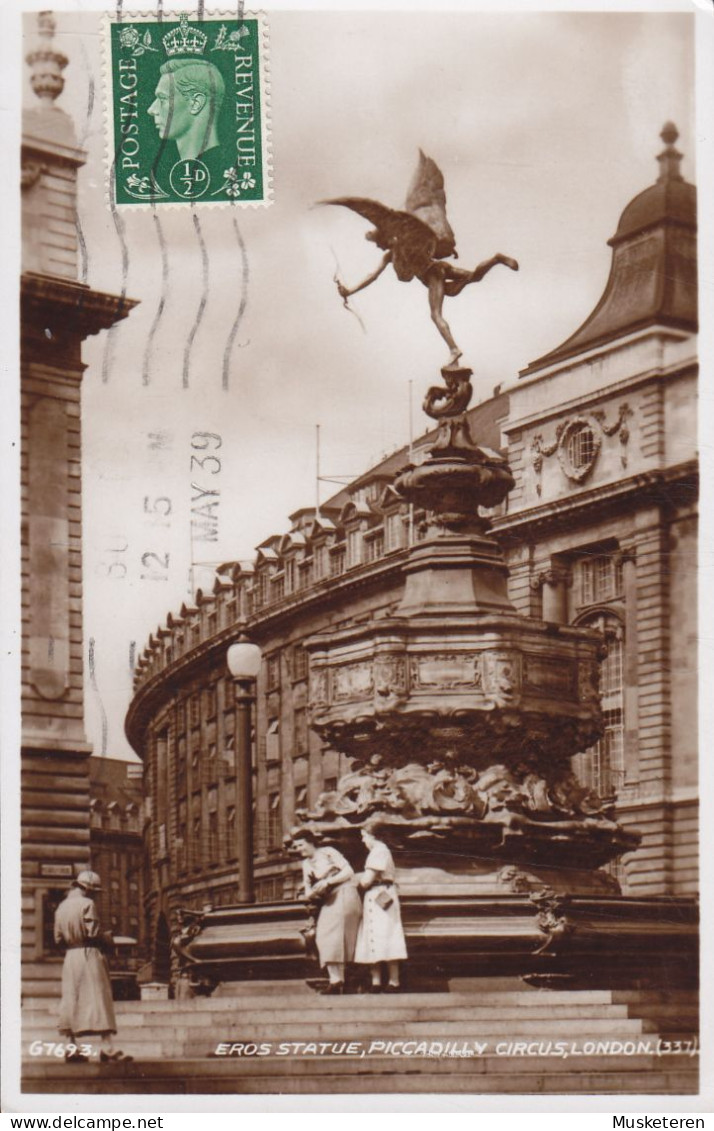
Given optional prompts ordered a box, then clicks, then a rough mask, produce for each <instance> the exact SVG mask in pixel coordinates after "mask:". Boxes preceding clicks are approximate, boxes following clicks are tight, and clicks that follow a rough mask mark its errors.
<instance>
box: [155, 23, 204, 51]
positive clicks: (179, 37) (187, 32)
mask: <svg viewBox="0 0 714 1131" xmlns="http://www.w3.org/2000/svg"><path fill="white" fill-rule="evenodd" d="M207 42H208V36H207V35H204V34H203V32H202V31H199V30H198V28H196V27H189V24H188V16H187V15H186V13H185V12H184V13H183V14H182V15H181V22H180V24H179V26H178V27H176V28H174V30H173V31H170V32H168V33H167V34H166V35H165V36H164V50H165V51H166V54H167V55H169V56H173V55H202V54H203V51H204V48H205V46H206V43H207Z"/></svg>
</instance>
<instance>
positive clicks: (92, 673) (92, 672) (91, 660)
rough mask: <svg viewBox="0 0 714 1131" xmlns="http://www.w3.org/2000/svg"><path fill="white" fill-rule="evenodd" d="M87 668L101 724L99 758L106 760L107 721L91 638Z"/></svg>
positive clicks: (93, 643) (94, 649)
mask: <svg viewBox="0 0 714 1131" xmlns="http://www.w3.org/2000/svg"><path fill="white" fill-rule="evenodd" d="M87 667H88V669H89V685H90V687H91V688H92V691H93V692H94V694H95V696H96V699H97V703H98V705H99V717H100V719H101V723H102V744H101V756H102V758H106V756H107V748H108V745H109V721H108V719H107V712H106V708H105V706H104V701H103V699H102V695H101V692H100V690H99V684H98V682H97V667H96V643H95V640H94V637H93V636H90V638H89V655H88V657H87Z"/></svg>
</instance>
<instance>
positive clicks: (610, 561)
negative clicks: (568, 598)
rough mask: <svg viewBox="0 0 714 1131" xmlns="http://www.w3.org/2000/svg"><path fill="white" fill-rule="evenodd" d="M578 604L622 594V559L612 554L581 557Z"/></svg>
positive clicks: (595, 602) (596, 601) (606, 599)
mask: <svg viewBox="0 0 714 1131" xmlns="http://www.w3.org/2000/svg"><path fill="white" fill-rule="evenodd" d="M578 580H579V586H578V596H579V604H580V605H595V604H598V603H599V602H600V601H611V600H612V599H613V598H614V597H619V596H620V595H621V594H622V561H621V559H620V557H619V555H618V556H616V555H614V554H598V555H596V556H594V557H583V558H581V560H580V561H579V562H578Z"/></svg>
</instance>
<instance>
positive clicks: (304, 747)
mask: <svg viewBox="0 0 714 1131" xmlns="http://www.w3.org/2000/svg"><path fill="white" fill-rule="evenodd" d="M293 726H294V731H295V744H294V748H293V758H298V757H299V756H300V755H301V754H307V752H308V737H307V714H306V711H305V708H304V707H297V708H296V710H295V714H294V716H293Z"/></svg>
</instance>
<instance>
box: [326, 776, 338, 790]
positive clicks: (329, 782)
mask: <svg viewBox="0 0 714 1131" xmlns="http://www.w3.org/2000/svg"><path fill="white" fill-rule="evenodd" d="M336 789H337V778H325V781H324V784H323V791H324V792H325V793H334V791H335V790H336Z"/></svg>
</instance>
